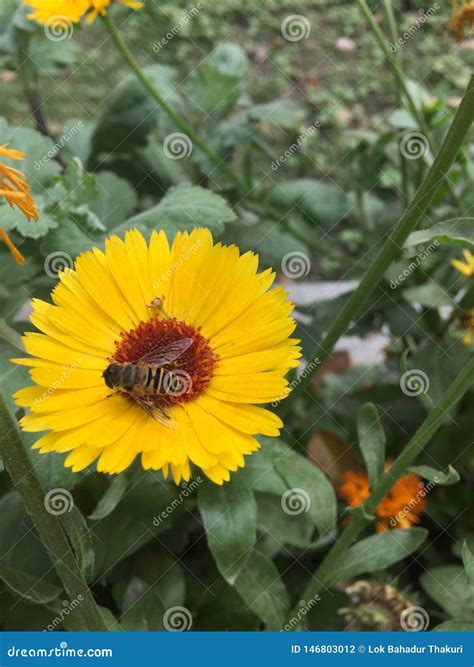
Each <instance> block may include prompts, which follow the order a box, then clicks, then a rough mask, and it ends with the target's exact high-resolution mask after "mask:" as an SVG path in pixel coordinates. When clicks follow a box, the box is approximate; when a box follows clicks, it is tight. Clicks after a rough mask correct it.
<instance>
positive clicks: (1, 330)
mask: <svg viewBox="0 0 474 667" xmlns="http://www.w3.org/2000/svg"><path fill="white" fill-rule="evenodd" d="M0 338H2V339H3V340H4V341H6V342H7V343H10V345H13V347H16V348H17V349H18V350H21V351H22V352H24V351H25V348H24V345H23V342H22V340H21V336H20V334H19V333H18V331H15V329H12V328H11V326H10V325H9V324H7V323H6V322H5V320H4V319H2V318H1V317H0Z"/></svg>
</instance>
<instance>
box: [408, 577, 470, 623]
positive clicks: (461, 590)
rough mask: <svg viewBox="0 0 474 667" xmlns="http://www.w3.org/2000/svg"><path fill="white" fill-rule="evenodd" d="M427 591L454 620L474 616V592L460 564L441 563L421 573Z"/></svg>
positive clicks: (421, 580)
mask: <svg viewBox="0 0 474 667" xmlns="http://www.w3.org/2000/svg"><path fill="white" fill-rule="evenodd" d="M420 583H421V585H422V587H423V589H424V590H425V592H426V593H427V595H429V596H430V598H432V599H433V600H434V601H435V602H436V603H437V604H438V605H439V606H440V607H441V608H442V609H444V611H445V612H446V613H447V614H448V616H450V617H451V618H453V619H454V620H459V621H464V620H466V619H471V618H473V617H474V592H473V590H472V589H471V587H470V586H469V580H468V577H467V574H466V572H465V570H464V569H463V568H462V567H461V566H460V565H440V566H438V567H433V568H432V569H431V570H428V572H425V573H424V574H422V575H421V578H420Z"/></svg>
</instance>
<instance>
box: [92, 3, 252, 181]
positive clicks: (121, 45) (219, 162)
mask: <svg viewBox="0 0 474 667" xmlns="http://www.w3.org/2000/svg"><path fill="white" fill-rule="evenodd" d="M102 20H103V22H104V24H105V26H106V28H107V30H108V31H109V33H110V36H111V37H112V41H113V42H114V44H115V46H116V47H117V49H118V50H119V51H120V53H121V54H122V56H123V57H124V59H125V61H126V62H127V64H128V65H129V67H130V69H131V70H132V71H133V73H134V74H135V76H136V77H137V79H139V81H141V83H142V84H143V85H144V86H145V88H146V89H147V91H148V92H149V93H150V95H151V96H152V97H153V99H154V100H156V102H158V104H159V105H160V107H161V108H162V109H163V110H164V111H165V112H166V113H167V114H168V116H169V117H170V118H171V119H172V120H173V122H174V123H175V125H176V126H177V127H179V129H180V130H182V131H183V132H184V133H185V134H187V135H188V137H189V138H190V139H191V141H192V142H193V143H194V144H195V145H196V146H198V147H199V148H200V149H201V150H202V151H203V153H205V154H206V155H207V157H208V158H209V159H210V160H211V161H212V162H213V163H214V164H215V165H216V166H217V167H222V168H223V169H225V171H226V172H227V174H228V175H229V176H230V177H231V178H232V180H233V181H235V182H236V183H238V184H240V179H239V177H238V176H237V174H236V173H235V172H234V170H233V169H232V167H231V166H230V165H228V164H227V162H225V161H224V160H223V159H222V158H221V157H219V156H218V155H217V154H216V153H214V151H212V150H211V149H210V148H209V146H208V145H207V144H206V142H205V141H203V139H201V137H200V136H199V134H198V133H197V132H196V130H195V129H194V128H193V127H192V126H191V125H190V124H189V123H188V122H187V121H186V120H185V119H184V118H182V117H181V116H180V115H179V114H178V113H176V111H175V110H174V109H173V107H172V106H171V105H170V104H168V102H167V101H166V99H165V98H164V97H163V96H162V95H161V94H160V93H159V91H158V90H157V89H156V88H155V86H154V85H153V83H152V81H151V80H150V79H149V78H148V76H147V75H146V74H145V72H144V71H143V69H142V68H141V66H140V64H139V63H138V61H137V60H136V58H135V56H134V55H133V53H132V52H131V51H130V49H129V48H128V46H127V44H126V43H125V40H124V39H123V38H122V35H121V34H120V33H119V32H118V30H117V28H116V26H115V24H114V22H113V21H112V19H111V17H110V12H107V14H106V15H105V16H103V17H102Z"/></svg>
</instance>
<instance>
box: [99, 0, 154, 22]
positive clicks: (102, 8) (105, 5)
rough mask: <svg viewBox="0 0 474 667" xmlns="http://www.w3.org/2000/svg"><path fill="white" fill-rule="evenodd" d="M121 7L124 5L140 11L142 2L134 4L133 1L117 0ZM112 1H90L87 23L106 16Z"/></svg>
mask: <svg viewBox="0 0 474 667" xmlns="http://www.w3.org/2000/svg"><path fill="white" fill-rule="evenodd" d="M118 1H119V2H120V3H121V4H122V5H126V6H127V7H129V8H130V9H141V8H142V7H143V4H144V3H143V2H135V0H118ZM113 2H114V0H90V6H91V11H90V14H88V16H87V22H88V23H92V21H94V20H95V19H96V18H97V16H98V15H99V14H100V16H106V14H107V11H108V9H109V7H110V5H111V4H112V3H113Z"/></svg>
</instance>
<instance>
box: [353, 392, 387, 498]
mask: <svg viewBox="0 0 474 667" xmlns="http://www.w3.org/2000/svg"><path fill="white" fill-rule="evenodd" d="M357 434H358V437H359V447H360V448H361V450H362V456H363V457H364V461H365V465H366V467H367V472H368V475H369V484H370V486H371V487H372V486H373V485H374V483H375V482H376V481H377V480H378V478H379V477H380V475H382V473H383V471H384V465H385V441H386V440H385V433H384V430H383V427H382V424H381V423H380V418H379V414H378V411H377V408H376V407H375V405H374V404H373V403H366V404H365V405H363V406H362V407H361V408H360V410H359V412H358V415H357Z"/></svg>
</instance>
